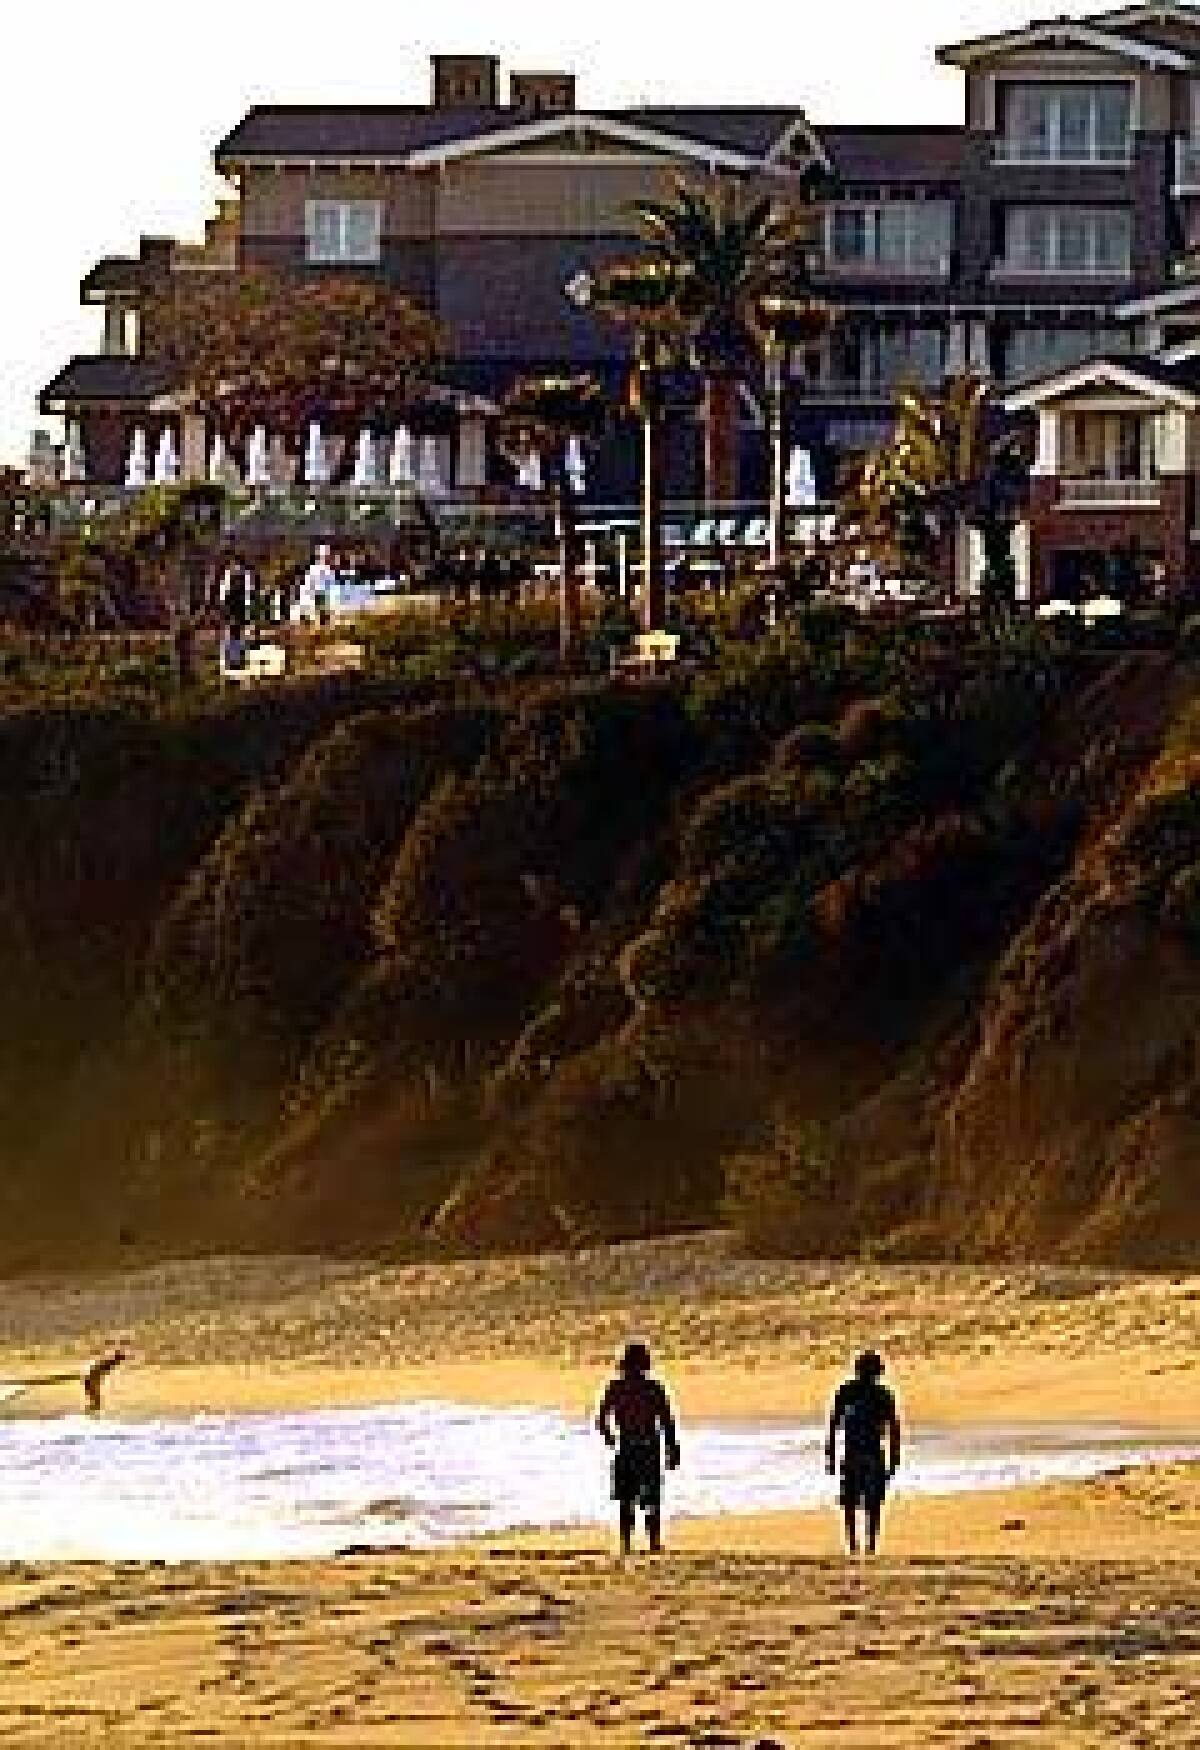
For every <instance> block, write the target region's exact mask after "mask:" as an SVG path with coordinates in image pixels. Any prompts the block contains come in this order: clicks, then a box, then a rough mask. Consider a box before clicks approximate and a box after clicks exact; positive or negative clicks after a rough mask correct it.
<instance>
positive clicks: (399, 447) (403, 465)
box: [388, 425, 413, 486]
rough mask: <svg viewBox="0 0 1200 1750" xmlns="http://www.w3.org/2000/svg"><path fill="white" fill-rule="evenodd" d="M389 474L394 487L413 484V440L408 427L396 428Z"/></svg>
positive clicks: (400, 426) (399, 426)
mask: <svg viewBox="0 0 1200 1750" xmlns="http://www.w3.org/2000/svg"><path fill="white" fill-rule="evenodd" d="M388 473H389V478H390V480H391V483H392V485H393V486H411V485H412V484H413V440H412V432H411V431H409V429H408V427H407V426H406V425H398V426H397V427H396V433H395V436H394V437H393V439H392V456H391V464H390V467H389V470H388Z"/></svg>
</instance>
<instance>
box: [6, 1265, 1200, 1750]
mask: <svg viewBox="0 0 1200 1750" xmlns="http://www.w3.org/2000/svg"><path fill="white" fill-rule="evenodd" d="M633 1331H637V1332H639V1333H643V1334H645V1335H646V1336H647V1337H648V1338H649V1339H650V1341H651V1342H652V1344H653V1346H654V1347H655V1350H656V1352H657V1354H658V1356H659V1357H660V1359H661V1362H662V1365H663V1370H664V1372H665V1374H666V1375H667V1377H668V1378H669V1380H670V1382H671V1383H672V1385H673V1386H674V1388H675V1390H676V1392H677V1395H678V1397H679V1401H680V1407H681V1410H682V1414H683V1419H684V1438H685V1458H686V1425H687V1421H688V1419H689V1418H691V1419H693V1420H695V1419H705V1418H708V1417H711V1416H714V1415H717V1414H721V1413H724V1414H727V1415H755V1416H775V1415H787V1416H788V1417H789V1418H790V1419H803V1418H807V1417H809V1416H811V1415H814V1414H817V1413H819V1412H820V1411H821V1410H823V1408H824V1405H825V1402H826V1399H827V1397H828V1394H829V1392H830V1390H831V1388H832V1386H833V1385H834V1384H835V1383H836V1380H837V1378H838V1377H839V1373H840V1371H841V1369H842V1368H843V1367H844V1365H845V1363H846V1362H847V1360H848V1359H849V1357H850V1356H852V1354H853V1352H854V1350H855V1349H856V1348H857V1347H858V1346H860V1345H861V1344H862V1343H863V1342H865V1341H866V1340H868V1339H869V1340H871V1341H873V1342H876V1343H878V1344H879V1345H880V1346H881V1347H882V1348H883V1349H884V1351H885V1353H886V1354H887V1356H888V1358H889V1362H890V1364H891V1372H892V1375H893V1378H894V1382H895V1384H896V1385H897V1387H898V1389H899V1392H900V1397H901V1403H902V1408H903V1410H904V1412H905V1415H906V1417H907V1418H908V1420H909V1422H910V1423H911V1424H912V1425H915V1426H916V1427H918V1428H919V1427H921V1426H922V1425H924V1426H931V1425H933V1424H940V1425H943V1426H950V1425H953V1424H958V1423H992V1424H1012V1423H1017V1422H1023V1421H1046V1422H1055V1423H1065V1422H1077V1423H1080V1424H1087V1423H1089V1422H1094V1423H1106V1424H1112V1423H1124V1424H1127V1425H1130V1426H1134V1427H1137V1428H1151V1427H1152V1428H1155V1429H1157V1430H1159V1431H1160V1432H1161V1433H1163V1434H1165V1435H1169V1436H1174V1435H1178V1436H1180V1437H1181V1438H1186V1437H1188V1436H1195V1435H1197V1434H1200V1342H1198V1339H1200V1278H1196V1279H1187V1280H1185V1279H1174V1280H1173V1279H1169V1278H1135V1277H1125V1276H1116V1275H1105V1274H1098V1273H1094V1272H1088V1273H1077V1272H1072V1271H1067V1270H1060V1269H1054V1270H1029V1271H1019V1272H1011V1271H1010V1272H1004V1273H999V1272H995V1273H989V1272H983V1271H975V1270H967V1269H962V1270H959V1269H954V1270H950V1269H938V1268H932V1267H931V1268H928V1269H905V1270H900V1269H884V1268H876V1267H871V1266H847V1267H844V1268H843V1267H837V1268H834V1267H820V1268H817V1267H811V1266H795V1265H776V1264H751V1263H743V1262H740V1261H738V1260H737V1259H736V1258H735V1257H733V1256H732V1255H731V1253H730V1249H729V1246H728V1244H727V1242H726V1241H725V1240H724V1239H723V1238H722V1237H720V1236H702V1237H698V1238H696V1239H692V1240H686V1241H677V1242H669V1243H664V1244H660V1245H653V1246H642V1247H635V1248H627V1249H622V1250H620V1251H615V1252H599V1253H595V1254H583V1255H580V1256H577V1257H573V1258H548V1259H542V1260H536V1261H522V1262H514V1263H504V1264H473V1265H462V1266H445V1267H427V1268H421V1269H415V1270H402V1269H391V1268H385V1267H381V1266H364V1265H360V1264H340V1263H339V1264H333V1263H321V1262H318V1261H308V1260H294V1259H292V1260H287V1259H285V1260H270V1261H236V1260H225V1261H214V1262H206V1263H191V1264H179V1265H172V1266H169V1267H164V1268H161V1269H156V1270H152V1271H146V1272H141V1273H138V1274H137V1275H131V1276H129V1277H126V1278H122V1279H120V1280H117V1279H97V1280H93V1281H79V1280H77V1281H72V1282H39V1283H20V1284H10V1285H7V1286H4V1287H0V1373H2V1374H4V1375H5V1376H9V1377H11V1376H17V1375H19V1374H21V1373H22V1372H26V1371H28V1372H35V1371H43V1370H49V1369H50V1368H51V1367H52V1366H53V1365H56V1364H57V1363H59V1362H77V1361H78V1360H79V1359H80V1357H81V1356H83V1355H86V1354H88V1353H91V1352H94V1351H98V1350H99V1349H101V1348H102V1347H103V1346H104V1344H105V1343H106V1342H107V1341H108V1340H109V1339H111V1338H114V1337H120V1336H125V1337H128V1338H129V1339H131V1340H132V1342H133V1344H134V1346H135V1351H136V1355H137V1361H136V1364H135V1365H134V1366H132V1367H131V1368H130V1369H129V1371H128V1373H127V1374H125V1375H123V1376H122V1375H118V1376H117V1378H116V1380H115V1382H114V1388H113V1391H112V1394H111V1395H112V1413H115V1414H121V1415H137V1414H144V1413H150V1412H162V1411H164V1410H171V1409H176V1410H195V1409H200V1408H210V1409H222V1408H231V1409H252V1408H281V1407H295V1408H299V1407H306V1406H310V1405H316V1404H321V1405H328V1404H332V1403H370V1402H382V1401H387V1400H388V1399H394V1398H397V1397H402V1396H410V1397H412V1396H418V1397H425V1396H436V1397H441V1398H447V1397H454V1398H460V1399H462V1400H464V1401H478V1402H490V1403H515V1402H523V1403H538V1404H546V1405H556V1406H559V1407H562V1408H563V1409H566V1410H568V1411H570V1412H572V1413H574V1412H577V1411H581V1410H582V1409H583V1408H584V1406H585V1405H586V1404H587V1403H589V1402H590V1401H591V1400H592V1399H593V1397H594V1395H595V1390H596V1387H597V1385H598V1384H599V1383H600V1381H601V1378H602V1376H603V1373H604V1370H605V1369H606V1367H607V1365H608V1364H609V1362H610V1360H611V1357H612V1354H613V1352H614V1351H615V1350H616V1349H617V1347H618V1346H619V1345H620V1343H621V1342H622V1341H623V1339H624V1338H625V1337H626V1336H627V1335H628V1334H630V1333H631V1332H633ZM66 1395H67V1396H68V1397H69V1394H66ZM37 1407H40V1408H41V1409H43V1410H45V1411H47V1412H49V1411H51V1410H54V1409H61V1408H64V1407H67V1406H66V1405H65V1404H64V1401H63V1396H62V1395H61V1394H60V1395H59V1396H57V1397H56V1395H55V1393H54V1392H47V1393H45V1394H42V1395H40V1396H39V1398H38V1399H37V1400H31V1401H30V1402H29V1403H28V1404H27V1405H26V1408H37ZM70 1407H71V1408H74V1407H75V1406H74V1404H73V1402H72V1403H71V1404H70ZM837 1538H838V1526H837V1522H836V1518H835V1516H834V1515H833V1514H832V1513H826V1514H816V1515H813V1514H782V1515H769V1516H764V1517H759V1518H755V1519H730V1520H722V1521H713V1522H697V1523H681V1524H679V1525H676V1526H674V1527H672V1530H671V1542H672V1548H671V1551H670V1553H669V1555H668V1556H667V1557H666V1558H665V1559H663V1560H662V1561H660V1562H657V1563H653V1562H651V1561H650V1560H649V1559H648V1558H646V1557H640V1558H635V1559H634V1561H632V1562H631V1563H629V1564H626V1565H622V1564H620V1563H619V1562H617V1561H616V1560H615V1559H614V1557H613V1554H612V1550H611V1542H610V1538H609V1536H608V1534H607V1533H606V1532H604V1531H602V1530H597V1531H595V1532H586V1533H578V1532H572V1533H569V1534H566V1533H563V1534H555V1535H550V1534H547V1535H540V1534H539V1535H530V1536H527V1537H524V1538H520V1539H509V1540H505V1541H500V1540H497V1541H493V1542H491V1543H489V1544H487V1545H480V1546H478V1547H476V1546H471V1547H464V1548H459V1549H456V1550H454V1551H451V1552H444V1553H438V1554H432V1555H431V1554H413V1553H397V1554H395V1555H384V1556H379V1555H375V1556H369V1557H353V1558H346V1559H342V1560H339V1561H336V1562H324V1563H296V1564H290V1563H289V1564H274V1565H265V1564H264V1565H253V1564H239V1565H235V1566H229V1567H225V1566H217V1565H208V1566H181V1567H164V1566H161V1565H146V1566H141V1567H133V1566H112V1565H105V1564H94V1565H87V1566H78V1567H54V1566H37V1567H29V1566H21V1567H14V1566H9V1567H7V1568H4V1569H0V1619H2V1621H3V1635H2V1636H0V1743H3V1744H6V1745H7V1744H10V1743H11V1744H22V1745H23V1744H28V1745H54V1746H62V1747H64V1750H66V1747H69V1746H75V1745H78V1746H82V1747H85V1750H90V1747H91V1746H93V1745H96V1746H100V1745H105V1746H107V1745H119V1746H130V1747H132V1746H137V1747H139V1750H141V1747H146V1750H149V1747H153V1746H166V1745H190V1744H208V1745H214V1744H215V1745H221V1746H230V1747H232V1746H242V1745H254V1746H258V1745H272V1746H281V1747H282V1746H293V1745H299V1746H305V1745H316V1744H321V1745H326V1744H329V1745H334V1746H356V1747H358V1746H368V1745H369V1746H384V1745H388V1746H391V1745H428V1746H434V1745H461V1746H476V1745H478V1746H482V1747H486V1746H492V1745H506V1746H511V1747H514V1750H524V1747H525V1746H529V1750H538V1747H541V1746H556V1747H557V1746H564V1747H574V1746H581V1747H586V1746H589V1745H592V1744H597V1745H601V1746H610V1745H611V1746H618V1745H620V1746H635V1745H637V1746H642V1745H656V1744H662V1745H677V1746H704V1745H707V1746H731V1747H732V1746H738V1747H739V1750H740V1747H745V1750H751V1747H757V1750H768V1747H769V1746H781V1745H785V1746H788V1747H789V1750H791V1747H792V1746H799V1745H803V1746H805V1747H806V1750H807V1747H808V1746H823V1745H826V1744H829V1745H832V1744H835V1743H836V1744H838V1745H840V1746H851V1747H856V1746H867V1745H872V1746H873V1745H931V1746H932V1745H936V1746H945V1745H953V1746H964V1747H965V1746H984V1745H989V1746H1008V1745H1022V1744H1027V1743H1028V1744H1033V1743H1037V1744H1039V1745H1044V1744H1051V1745H1053V1744H1060V1743H1061V1744H1064V1745H1089V1746H1091V1745H1129V1746H1141V1745H1144V1746H1147V1747H1151V1746H1153V1747H1154V1750H1158V1747H1159V1746H1166V1745H1170V1746H1172V1747H1174V1746H1177V1745H1191V1744H1200V1708H1198V1706H1197V1703H1198V1701H1200V1471H1198V1470H1195V1469H1192V1468H1189V1467H1185V1466H1177V1467H1171V1468H1162V1469H1159V1470H1156V1471H1147V1472H1138V1473H1134V1472H1128V1473H1125V1474H1123V1475H1116V1476H1109V1477H1106V1478H1103V1479H1100V1480H1098V1481H1096V1482H1094V1483H1090V1484H1070V1485H1067V1484H1056V1485H1053V1486H1048V1487H1046V1488H1043V1489H1037V1490H1028V1491H1022V1492H1020V1493H1007V1494H1000V1495H987V1496H979V1497H975V1498H972V1499H970V1500H966V1499H963V1498H961V1497H959V1498H956V1499H944V1500H935V1501H915V1500H906V1499H903V1498H901V1499H899V1500H898V1501H897V1503H896V1506H895V1509H894V1511H893V1512H892V1514H891V1517H890V1519H889V1522H888V1526H887V1536H886V1552H885V1556H884V1557H883V1559H882V1560H880V1561H879V1562H878V1563H876V1564H875V1565H873V1566H870V1567H866V1566H864V1565H856V1564H852V1563H849V1562H847V1561H846V1560H845V1559H844V1558H843V1557H842V1556H841V1555H840V1553H839V1549H838V1540H837Z"/></svg>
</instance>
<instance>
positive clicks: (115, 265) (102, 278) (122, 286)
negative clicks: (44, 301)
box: [79, 255, 147, 304]
mask: <svg viewBox="0 0 1200 1750" xmlns="http://www.w3.org/2000/svg"><path fill="white" fill-rule="evenodd" d="M146 277H147V276H146V263H145V262H144V261H139V260H138V259H137V257H136V256H132V255H106V256H105V257H104V258H103V260H102V261H98V262H97V263H96V265H95V267H93V268H90V269H89V270H88V272H87V273H86V274H85V275H84V277H83V279H82V280H81V281H80V282H79V296H80V299H81V301H82V302H83V303H85V304H88V303H91V302H92V301H93V300H94V299H95V298H97V297H103V296H104V295H105V294H106V293H109V292H137V291H140V290H141V289H142V287H143V286H144V285H145V283H146Z"/></svg>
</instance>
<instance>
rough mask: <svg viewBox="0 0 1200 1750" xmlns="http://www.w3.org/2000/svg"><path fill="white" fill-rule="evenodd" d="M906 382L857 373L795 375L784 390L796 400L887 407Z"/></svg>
mask: <svg viewBox="0 0 1200 1750" xmlns="http://www.w3.org/2000/svg"><path fill="white" fill-rule="evenodd" d="M907 387H910V385H909V384H907V383H906V384H903V385H902V384H900V383H898V382H897V383H881V382H879V381H878V380H877V379H872V380H868V381H866V382H864V381H863V380H862V379H861V378H859V377H823V378H821V379H820V380H819V381H813V380H811V379H807V378H800V377H796V378H793V379H792V380H791V381H790V382H789V384H788V392H789V394H791V395H794V396H795V398H796V400H797V401H804V402H808V403H812V402H814V401H836V402H850V403H854V404H856V405H857V404H859V403H865V404H867V405H878V406H883V407H887V406H889V405H890V404H891V403H892V402H893V401H895V400H896V398H897V396H898V395H899V394H900V393H901V390H902V388H907Z"/></svg>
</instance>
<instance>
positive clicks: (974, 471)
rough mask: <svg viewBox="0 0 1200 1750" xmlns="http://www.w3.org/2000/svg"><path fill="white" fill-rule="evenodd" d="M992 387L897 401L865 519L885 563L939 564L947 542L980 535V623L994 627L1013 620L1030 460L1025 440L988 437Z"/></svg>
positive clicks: (864, 505) (869, 476) (870, 476)
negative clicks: (1016, 546) (1016, 539)
mask: <svg viewBox="0 0 1200 1750" xmlns="http://www.w3.org/2000/svg"><path fill="white" fill-rule="evenodd" d="M988 395H989V388H988V384H987V382H986V381H985V380H984V379H983V378H981V377H977V376H974V375H973V374H970V373H967V374H966V375H963V376H959V377H955V378H952V379H951V380H950V381H949V382H948V383H947V384H946V385H945V387H944V388H943V389H942V391H941V393H940V394H937V395H931V394H927V393H922V392H919V391H915V390H914V391H910V392H908V393H906V394H904V395H902V396H901V398H900V421H899V426H898V429H897V433H896V437H895V439H894V441H893V442H892V443H891V444H890V445H889V446H887V447H886V448H885V449H883V450H880V451H878V452H876V454H875V455H873V456H871V457H869V458H868V460H867V463H866V465H865V467H864V469H863V473H862V477H861V480H860V482H859V485H858V493H857V498H858V506H857V508H858V511H859V514H860V518H861V520H862V522H863V524H864V526H865V529H866V532H867V534H868V537H869V538H870V539H871V540H872V543H873V544H874V545H876V546H877V547H878V548H879V549H880V550H881V551H883V552H884V553H886V554H887V556H888V557H896V558H901V559H910V560H913V561H915V562H916V563H918V564H932V563H933V562H934V561H935V559H936V556H937V549H938V545H939V542H940V541H941V540H942V539H943V538H944V536H945V535H946V533H947V532H949V531H953V532H954V534H955V536H957V533H958V531H959V530H960V529H961V528H962V527H963V526H964V525H965V526H966V527H969V528H973V529H977V530H978V531H979V533H980V535H981V537H982V540H983V547H984V578H983V613H984V620H985V623H986V624H987V625H988V626H989V627H994V626H995V625H997V624H998V623H1000V622H1001V621H1002V620H1004V619H1007V618H1008V617H1010V616H1011V613H1012V611H1013V606H1014V602H1015V591H1016V576H1015V570H1014V567H1013V565H1012V559H1011V540H1012V530H1013V528H1014V526H1015V524H1016V522H1017V518H1018V510H1019V506H1020V501H1021V496H1022V492H1023V490H1024V482H1025V479H1026V478H1027V472H1028V468H1027V458H1026V457H1025V455H1024V453H1023V447H1022V443H1021V440H1020V438H1019V437H1017V436H1015V435H1014V434H1012V433H1005V434H1003V435H1002V436H999V437H997V436H996V435H995V433H994V432H992V431H990V430H989V428H988V419H987V403H988Z"/></svg>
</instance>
